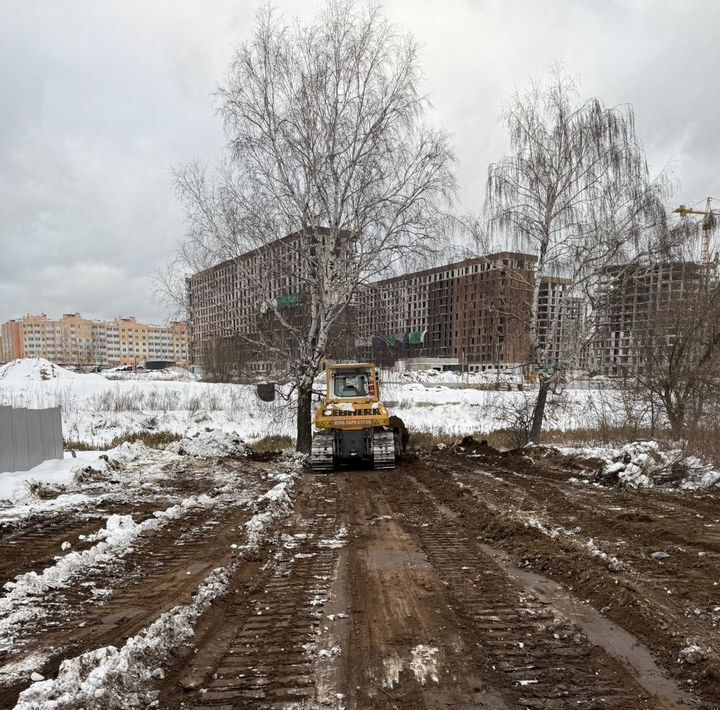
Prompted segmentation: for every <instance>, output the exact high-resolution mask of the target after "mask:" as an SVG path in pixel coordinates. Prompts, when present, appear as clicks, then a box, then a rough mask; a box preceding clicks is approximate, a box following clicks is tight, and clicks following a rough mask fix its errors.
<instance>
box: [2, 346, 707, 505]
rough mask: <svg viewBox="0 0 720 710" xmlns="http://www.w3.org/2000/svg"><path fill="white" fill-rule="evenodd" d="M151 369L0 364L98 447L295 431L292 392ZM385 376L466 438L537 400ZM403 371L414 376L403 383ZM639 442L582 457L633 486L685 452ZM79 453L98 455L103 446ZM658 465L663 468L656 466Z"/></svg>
mask: <svg viewBox="0 0 720 710" xmlns="http://www.w3.org/2000/svg"><path fill="white" fill-rule="evenodd" d="M125 374H127V375H132V374H133V373H125ZM152 376H153V373H151V372H146V373H143V376H142V378H140V377H138V378H134V377H133V378H132V379H123V380H119V381H110V380H108V379H107V378H105V377H102V376H100V375H92V374H88V375H79V374H76V373H73V372H69V371H68V370H64V369H63V368H61V367H57V366H55V365H53V364H52V363H49V362H47V361H45V360H21V361H15V362H12V363H9V364H7V365H5V366H3V367H0V405H2V404H10V405H13V406H26V407H48V406H58V405H59V406H60V407H61V408H62V414H63V431H64V437H65V440H66V441H69V442H79V443H82V444H84V445H86V446H89V447H91V448H93V449H100V448H105V447H107V445H108V444H109V443H110V442H111V441H112V440H113V439H114V438H116V437H126V436H128V435H132V434H136V433H141V432H143V433H147V432H150V433H152V432H171V433H173V434H177V435H179V436H181V437H183V438H182V440H181V441H178V442H175V443H173V444H171V446H170V447H169V450H170V451H172V452H176V453H183V454H188V455H191V456H199V457H203V456H229V455H238V454H242V452H243V451H244V448H245V446H246V444H247V443H250V444H251V443H252V442H253V441H255V440H258V439H260V438H262V437H265V436H268V435H284V436H290V437H292V436H293V435H294V432H295V407H294V402H293V401H292V399H290V401H286V399H283V398H282V397H279V398H278V399H277V400H276V401H274V402H263V401H261V400H260V399H259V398H258V397H257V396H256V394H255V387H254V386H253V385H241V384H217V383H206V382H198V381H194V380H192V379H191V380H188V381H182V380H154V379H149V378H150V377H152ZM384 377H385V378H386V382H387V384H384V385H383V386H382V390H381V395H382V398H383V399H384V400H385V402H386V403H389V405H390V408H391V410H392V411H393V413H394V414H397V415H398V416H400V417H401V418H402V419H403V420H404V422H405V424H406V426H407V428H408V429H409V430H410V432H413V433H430V434H447V435H451V436H465V435H470V434H478V433H489V432H491V431H494V430H497V429H501V428H513V426H514V425H515V423H516V422H517V420H518V419H520V418H522V417H523V416H527V413H528V412H529V411H530V409H531V407H532V404H533V403H534V398H535V392H534V391H532V390H530V391H528V390H527V389H524V390H519V389H518V388H517V387H515V388H514V389H504V390H491V389H479V388H477V387H473V386H470V387H466V388H462V387H458V385H459V384H461V377H460V376H459V375H457V374H455V373H437V372H435V371H428V372H424V373H399V374H398V373H395V372H386V373H384ZM398 377H404V378H405V380H407V381H400V382H399V381H397V380H398ZM472 377H473V379H474V380H476V381H477V382H476V384H477V383H480V382H487V381H488V380H493V379H494V378H495V375H494V374H492V375H488V374H487V373H475V374H474V375H472ZM512 377H514V376H510V375H508V376H507V378H506V379H507V383H506V384H508V385H510V384H511V382H510V379H511V378H512ZM420 378H424V379H425V380H428V379H431V380H432V379H433V378H435V379H434V380H433V381H437V384H432V383H428V382H424V383H420V382H416V381H413V380H416V379H420ZM508 378H510V379H508ZM318 384H319V388H322V378H318ZM625 404H626V403H624V402H623V401H622V393H621V392H620V391H619V390H616V389H611V388H605V387H603V383H602V382H599V383H598V388H586V389H569V390H566V391H565V392H564V393H563V394H562V396H559V395H550V397H549V400H548V406H547V409H546V428H547V429H554V430H560V431H571V430H577V429H594V428H596V427H598V426H602V427H603V428H605V429H612V428H613V427H618V428H620V427H624V426H626V425H627V421H628V416H631V415H632V413H631V412H628V409H627V407H626V406H625ZM635 449H637V451H636V450H635ZM635 449H633V451H632V452H628V451H627V450H625V449H623V450H622V451H620V450H619V449H618V447H611V448H608V449H595V450H593V452H592V453H591V452H589V451H584V452H583V451H580V452H578V455H579V456H587V457H592V458H601V459H603V460H605V459H607V467H608V472H607V474H608V475H615V474H618V476H619V482H620V483H621V484H625V483H627V484H628V485H632V486H644V485H651V484H652V482H653V481H654V480H656V479H657V478H658V475H657V473H658V471H659V470H660V469H662V470H664V471H669V470H670V469H671V468H672V466H673V465H675V464H676V463H677V462H678V461H680V458H681V456H680V454H679V453H678V452H667V453H665V454H662V453H661V452H659V450H658V451H655V452H649V451H647V450H646V449H647V447H645V448H643V446H642V445H640V446H639V448H638V446H635ZM80 456H81V458H83V459H84V458H90V459H93V458H95V459H96V458H97V456H98V454H97V453H94V454H93V453H89V454H84V453H83V454H80ZM663 457H664V458H663ZM624 459H627V460H628V461H631V463H630V464H627V463H626V462H624ZM636 459H637V461H636ZM659 459H662V460H661V461H660V462H658V460H659ZM77 465H78V463H77V462H75V463H73V462H68V461H62V462H56V463H53V464H47V463H46V464H43V465H42V466H40V467H38V468H37V469H36V470H35V471H34V472H33V475H34V477H35V479H36V480H39V481H47V482H49V483H52V482H57V483H63V482H64V481H65V480H68V479H69V478H72V475H73V471H74V470H75V468H76V467H77ZM684 465H685V466H686V468H687V469H688V471H689V475H688V476H687V487H688V488H693V487H694V488H706V487H707V486H708V485H712V484H714V482H715V481H716V480H717V478H720V474H717V473H716V472H715V471H714V470H713V469H712V468H711V467H708V466H705V465H704V464H703V463H702V462H699V461H697V460H688V461H685V462H684ZM653 466H654V468H652V467H653ZM651 468H652V470H653V471H654V472H655V475H650V474H649V473H648V471H649V470H650V469H651ZM24 480H25V477H22V476H20V477H18V476H13V475H7V474H0V498H2V497H6V498H7V497H16V493H17V491H19V490H20V489H21V487H22V486H24V485H25V484H24Z"/></svg>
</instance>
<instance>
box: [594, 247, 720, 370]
mask: <svg viewBox="0 0 720 710" xmlns="http://www.w3.org/2000/svg"><path fill="white" fill-rule="evenodd" d="M715 282H716V275H715V268H714V266H713V265H710V264H698V263H695V262H690V261H672V262H661V263H656V264H648V265H641V264H623V265H618V266H610V267H607V268H606V269H605V270H604V271H603V272H602V274H601V279H600V283H599V288H598V299H597V303H596V307H595V311H594V333H593V340H592V349H591V361H590V366H591V369H593V370H594V371H596V372H599V373H601V374H604V375H611V376H619V377H624V376H629V375H632V374H634V373H635V372H637V371H638V368H640V367H641V366H642V348H643V343H644V342H647V339H648V337H649V335H650V333H651V332H652V333H657V331H658V329H659V328H664V329H665V330H667V333H666V335H667V337H672V335H673V333H672V329H673V316H674V315H676V314H675V310H677V309H676V308H675V306H676V305H677V304H678V303H679V302H680V301H681V300H685V299H687V298H690V297H692V296H693V294H699V293H701V292H702V291H704V290H705V289H707V288H708V287H709V286H710V285H711V284H713V283H715Z"/></svg>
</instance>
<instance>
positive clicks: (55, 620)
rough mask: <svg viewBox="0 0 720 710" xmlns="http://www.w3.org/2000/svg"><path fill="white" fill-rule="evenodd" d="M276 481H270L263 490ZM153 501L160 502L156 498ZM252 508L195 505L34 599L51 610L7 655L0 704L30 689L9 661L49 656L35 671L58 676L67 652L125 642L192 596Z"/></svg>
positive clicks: (24, 629)
mask: <svg viewBox="0 0 720 710" xmlns="http://www.w3.org/2000/svg"><path fill="white" fill-rule="evenodd" d="M270 485H271V484H269V483H267V484H263V486H261V487H260V489H259V490H258V494H259V493H260V492H262V489H266V488H268V487H269V486H270ZM147 507H149V508H152V509H155V508H156V507H157V503H154V504H153V505H151V506H147ZM140 509H143V507H142V506H141V508H140ZM133 512H134V513H136V514H137V513H138V507H137V506H135V508H134V509H133ZM143 512H144V513H147V511H146V510H143ZM251 515H252V511H251V510H250V509H249V508H248V506H247V505H246V504H244V503H243V504H240V505H226V506H215V507H212V508H199V509H193V510H190V511H189V512H188V513H186V514H185V515H183V516H182V517H180V518H178V519H175V520H171V521H169V522H168V523H167V524H166V525H165V526H163V527H161V528H160V529H158V530H152V531H149V533H147V534H143V535H141V536H140V537H139V538H137V540H136V541H135V543H134V545H133V549H132V550H131V551H129V552H128V553H127V554H125V555H123V556H121V557H116V558H113V559H109V560H108V561H107V562H106V563H104V564H103V563H101V564H99V565H98V566H96V567H93V568H92V569H90V570H89V571H86V572H85V573H84V574H83V577H82V579H83V584H82V585H73V584H67V585H66V586H63V587H61V588H58V589H50V590H47V591H46V592H45V593H44V594H43V597H42V599H36V600H35V601H34V604H35V605H36V606H37V605H39V607H38V608H41V609H42V610H43V611H44V613H40V614H37V615H36V616H35V617H34V618H32V619H29V620H27V621H26V622H25V623H23V624H22V626H20V627H19V628H18V629H17V630H16V634H17V635H16V636H15V638H14V645H13V649H12V651H11V652H9V653H5V654H1V655H0V707H2V708H5V707H12V706H13V705H14V702H15V700H16V698H17V695H18V693H19V692H20V691H21V690H22V689H23V684H22V682H20V681H16V682H12V681H7V680H4V672H3V669H4V667H6V666H12V665H13V662H15V661H18V660H21V659H22V658H23V657H27V656H36V657H38V658H42V659H44V660H43V661H42V663H39V664H38V666H37V668H36V670H38V671H41V672H42V673H43V675H46V676H52V675H53V674H54V673H56V672H57V669H58V667H59V665H60V663H61V662H62V660H64V659H65V658H70V657H74V656H77V655H79V654H80V653H83V652H84V651H87V650H90V649H92V648H96V647H97V646H103V645H109V644H112V645H116V646H117V645H122V644H123V643H124V641H125V640H126V639H127V638H128V637H129V636H131V635H133V634H134V633H137V632H138V631H139V630H140V629H142V628H143V627H145V626H147V625H148V624H149V623H152V621H153V620H154V619H155V618H156V617H157V616H158V615H160V614H161V613H163V612H164V611H166V610H167V609H169V608H171V607H173V606H175V605H177V604H179V603H183V602H186V601H187V600H188V599H189V598H190V596H191V594H192V593H193V592H194V590H195V588H196V587H197V585H198V584H199V583H200V581H202V579H203V578H204V577H205V576H206V575H207V574H208V572H209V571H210V570H211V569H213V568H215V567H217V566H220V565H222V564H224V563H227V562H228V561H229V560H230V559H231V558H232V556H233V554H234V552H233V549H232V548H231V543H232V542H234V541H238V542H242V526H243V524H244V523H245V522H246V521H247V520H248V519H249V517H250V516H251ZM137 517H138V519H139V518H140V516H137ZM145 517H148V515H145ZM96 528H97V526H95V529H96ZM98 590H100V593H98ZM102 590H107V594H105V593H103V592H102ZM56 610H57V611H59V610H62V611H61V613H56Z"/></svg>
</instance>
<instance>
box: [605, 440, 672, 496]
mask: <svg viewBox="0 0 720 710" xmlns="http://www.w3.org/2000/svg"><path fill="white" fill-rule="evenodd" d="M668 464H669V462H668V460H667V459H666V457H665V456H663V455H662V454H661V453H660V447H659V446H658V443H657V442H656V441H633V442H632V443H630V444H626V445H625V446H623V447H622V449H620V451H619V453H618V455H617V456H615V457H614V459H613V460H612V461H611V462H610V463H609V464H606V465H605V466H604V467H603V470H602V473H601V476H602V477H603V478H607V479H608V480H613V479H614V478H617V481H618V483H619V484H620V485H621V486H629V487H631V488H649V487H650V486H652V485H653V478H654V477H655V476H656V475H657V474H659V473H661V472H663V471H664V470H666V469H667V467H668Z"/></svg>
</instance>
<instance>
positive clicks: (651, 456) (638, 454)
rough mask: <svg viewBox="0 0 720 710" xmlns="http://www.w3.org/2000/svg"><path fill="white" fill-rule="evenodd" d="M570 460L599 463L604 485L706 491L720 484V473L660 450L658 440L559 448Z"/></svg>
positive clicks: (676, 452)
mask: <svg viewBox="0 0 720 710" xmlns="http://www.w3.org/2000/svg"><path fill="white" fill-rule="evenodd" d="M557 451H559V452H560V453H561V454H562V455H564V456H566V457H568V458H569V459H570V460H572V459H576V460H583V459H584V460H589V461H592V460H594V461H596V462H598V463H599V465H600V468H599V470H598V471H597V473H596V475H595V480H596V481H597V482H598V483H602V484H603V485H611V486H615V485H619V486H622V487H629V488H652V487H653V486H658V485H673V486H677V487H679V488H680V489H681V490H688V491H693V490H705V489H708V488H710V487H712V486H714V485H716V484H717V483H718V482H719V481H720V471H717V470H716V469H715V468H714V467H713V466H711V465H709V464H707V463H704V462H703V461H701V460H700V459H699V458H697V457H695V456H684V455H683V453H682V451H680V450H679V449H672V448H670V449H665V448H661V446H660V444H658V442H656V441H634V442H631V443H629V444H626V445H625V446H623V447H622V448H620V449H619V450H618V449H612V448H608V447H583V448H575V447H560V448H559V449H557Z"/></svg>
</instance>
